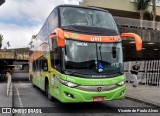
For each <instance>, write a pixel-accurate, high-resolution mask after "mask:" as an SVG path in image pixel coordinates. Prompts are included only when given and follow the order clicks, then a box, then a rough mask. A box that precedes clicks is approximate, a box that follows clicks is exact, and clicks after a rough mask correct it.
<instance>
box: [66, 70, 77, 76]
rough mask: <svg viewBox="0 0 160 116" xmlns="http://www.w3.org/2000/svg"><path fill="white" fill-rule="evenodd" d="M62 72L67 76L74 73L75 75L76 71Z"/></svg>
mask: <svg viewBox="0 0 160 116" xmlns="http://www.w3.org/2000/svg"><path fill="white" fill-rule="evenodd" d="M63 72H64V73H65V74H67V75H73V74H74V73H77V71H71V70H66V69H65V70H63Z"/></svg>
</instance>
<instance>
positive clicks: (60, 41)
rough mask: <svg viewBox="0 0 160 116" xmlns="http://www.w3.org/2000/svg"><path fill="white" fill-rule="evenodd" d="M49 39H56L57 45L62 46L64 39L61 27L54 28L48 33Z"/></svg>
mask: <svg viewBox="0 0 160 116" xmlns="http://www.w3.org/2000/svg"><path fill="white" fill-rule="evenodd" d="M50 38H51V39H57V44H58V47H61V48H64V46H65V40H64V32H63V30H62V29H61V28H57V29H55V31H54V32H53V33H52V34H50Z"/></svg>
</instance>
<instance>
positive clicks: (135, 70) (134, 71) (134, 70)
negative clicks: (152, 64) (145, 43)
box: [131, 62, 140, 87]
mask: <svg viewBox="0 0 160 116" xmlns="http://www.w3.org/2000/svg"><path fill="white" fill-rule="evenodd" d="M139 70H140V64H139V63H138V62H136V63H135V64H134V65H133V66H132V69H131V73H132V76H133V78H134V82H133V87H137V85H138V80H137V76H138V72H139Z"/></svg>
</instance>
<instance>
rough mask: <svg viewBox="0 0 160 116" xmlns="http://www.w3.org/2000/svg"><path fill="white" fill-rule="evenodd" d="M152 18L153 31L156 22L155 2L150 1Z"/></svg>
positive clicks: (154, 0)
mask: <svg viewBox="0 0 160 116" xmlns="http://www.w3.org/2000/svg"><path fill="white" fill-rule="evenodd" d="M152 4H153V5H152V16H153V30H155V21H156V0H152Z"/></svg>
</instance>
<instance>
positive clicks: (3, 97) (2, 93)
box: [0, 83, 12, 107]
mask: <svg viewBox="0 0 160 116" xmlns="http://www.w3.org/2000/svg"><path fill="white" fill-rule="evenodd" d="M11 91H12V90H11ZM0 107H12V92H10V94H9V97H7V84H6V83H0Z"/></svg>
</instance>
